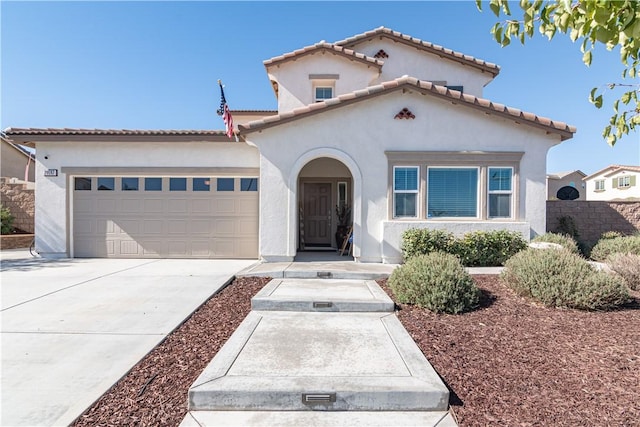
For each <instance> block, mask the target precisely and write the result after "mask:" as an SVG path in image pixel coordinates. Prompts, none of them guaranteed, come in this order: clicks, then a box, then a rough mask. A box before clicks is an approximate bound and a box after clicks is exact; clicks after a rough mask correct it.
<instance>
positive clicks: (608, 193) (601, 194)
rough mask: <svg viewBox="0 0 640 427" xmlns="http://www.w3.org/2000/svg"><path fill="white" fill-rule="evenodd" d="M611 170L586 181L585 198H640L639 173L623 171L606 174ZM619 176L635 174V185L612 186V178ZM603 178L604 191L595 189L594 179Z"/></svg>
mask: <svg viewBox="0 0 640 427" xmlns="http://www.w3.org/2000/svg"><path fill="white" fill-rule="evenodd" d="M609 173H611V171H606V172H605V173H603V174H601V175H598V176H593V177H592V178H590V179H589V180H587V181H586V186H587V188H586V193H587V200H623V199H628V198H634V199H640V173H637V172H629V171H625V172H624V173H622V172H620V173H616V174H614V175H611V176H606V175H608V174H609ZM621 176H635V177H636V178H635V181H636V185H634V186H632V187H627V188H614V187H613V179H614V178H618V177H621ZM598 180H604V191H596V181H598Z"/></svg>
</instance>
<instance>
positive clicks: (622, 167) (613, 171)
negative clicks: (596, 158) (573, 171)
mask: <svg viewBox="0 0 640 427" xmlns="http://www.w3.org/2000/svg"><path fill="white" fill-rule="evenodd" d="M607 171H609V173H607V174H606V175H605V176H606V177H610V176H612V175H615V174H616V173H618V172H620V171H631V172H640V166H628V165H609V166H607V167H606V168H602V169H600V170H599V171H597V172H594V173H592V174H591V175H589V176H585V177H584V178H582V180H583V181H586V180H588V179H591V178H593V177H595V176H598V175H602V174H603V173H604V172H607Z"/></svg>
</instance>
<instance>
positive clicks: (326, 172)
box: [297, 157, 353, 251]
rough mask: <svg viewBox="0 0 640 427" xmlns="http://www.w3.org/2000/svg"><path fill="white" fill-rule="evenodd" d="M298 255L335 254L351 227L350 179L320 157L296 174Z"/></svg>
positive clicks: (339, 164) (344, 170)
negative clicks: (308, 253) (327, 252)
mask: <svg viewBox="0 0 640 427" xmlns="http://www.w3.org/2000/svg"><path fill="white" fill-rule="evenodd" d="M297 194H298V224H299V230H298V247H297V249H298V251H323V250H326V251H332V250H333V251H335V250H339V249H341V248H342V246H343V242H344V239H345V238H347V235H348V232H349V230H350V229H351V227H352V225H353V216H352V213H353V179H352V177H351V172H350V171H349V168H347V166H346V165H345V164H344V163H342V162H340V161H339V160H336V159H333V158H328V157H320V158H317V159H314V160H311V161H309V162H308V163H307V164H306V165H305V166H304V167H303V168H302V169H301V170H300V173H299V174H298V191H297Z"/></svg>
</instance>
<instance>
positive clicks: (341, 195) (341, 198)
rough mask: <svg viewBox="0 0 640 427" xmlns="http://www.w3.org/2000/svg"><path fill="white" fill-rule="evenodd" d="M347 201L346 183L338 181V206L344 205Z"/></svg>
mask: <svg viewBox="0 0 640 427" xmlns="http://www.w3.org/2000/svg"><path fill="white" fill-rule="evenodd" d="M347 204H348V203H347V183H346V182H339V183H338V206H339V207H341V208H342V207H344V206H346V205H347Z"/></svg>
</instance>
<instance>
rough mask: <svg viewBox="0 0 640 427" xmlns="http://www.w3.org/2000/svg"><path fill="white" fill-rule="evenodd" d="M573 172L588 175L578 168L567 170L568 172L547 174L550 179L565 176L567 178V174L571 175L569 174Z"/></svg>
mask: <svg viewBox="0 0 640 427" xmlns="http://www.w3.org/2000/svg"><path fill="white" fill-rule="evenodd" d="M573 173H577V174H578V175H582V176H583V177H585V176H587V174H586V173H584V172H582V171H581V170H580V169H577V170H573V171H567V172H557V173H549V174H547V178H549V179H563V178H566V177H567V176H569V175H571V174H573Z"/></svg>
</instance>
